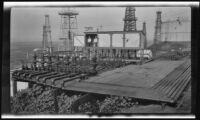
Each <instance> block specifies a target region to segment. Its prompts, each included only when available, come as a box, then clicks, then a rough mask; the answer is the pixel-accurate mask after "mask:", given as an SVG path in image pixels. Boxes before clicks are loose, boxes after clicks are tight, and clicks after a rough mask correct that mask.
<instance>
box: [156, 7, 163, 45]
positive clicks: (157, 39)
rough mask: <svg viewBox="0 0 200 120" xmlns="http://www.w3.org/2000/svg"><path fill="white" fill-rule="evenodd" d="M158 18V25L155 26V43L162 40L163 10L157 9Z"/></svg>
mask: <svg viewBox="0 0 200 120" xmlns="http://www.w3.org/2000/svg"><path fill="white" fill-rule="evenodd" d="M156 14H157V18H156V26H155V36H154V44H157V43H159V42H160V41H161V24H162V20H161V11H157V12H156Z"/></svg>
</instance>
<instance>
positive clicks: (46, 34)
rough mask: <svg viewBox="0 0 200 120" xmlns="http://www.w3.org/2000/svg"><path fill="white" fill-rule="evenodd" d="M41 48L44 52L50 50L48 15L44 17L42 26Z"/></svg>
mask: <svg viewBox="0 0 200 120" xmlns="http://www.w3.org/2000/svg"><path fill="white" fill-rule="evenodd" d="M42 47H43V49H45V50H47V49H48V50H49V51H51V50H52V40H51V26H50V22H49V15H45V24H44V25H43V40H42Z"/></svg>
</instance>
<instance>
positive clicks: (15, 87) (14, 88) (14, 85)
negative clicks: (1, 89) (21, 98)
mask: <svg viewBox="0 0 200 120" xmlns="http://www.w3.org/2000/svg"><path fill="white" fill-rule="evenodd" d="M12 81H13V84H12V86H13V96H15V95H16V94H17V80H16V79H15V78H13V79H12Z"/></svg>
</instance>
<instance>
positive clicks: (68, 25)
mask: <svg viewBox="0 0 200 120" xmlns="http://www.w3.org/2000/svg"><path fill="white" fill-rule="evenodd" d="M78 14H79V13H78V12H77V11H75V10H74V9H70V8H68V9H67V10H66V9H62V10H61V11H60V12H59V15H60V16H61V25H60V29H61V34H60V38H59V39H60V40H63V41H64V46H65V48H64V50H65V51H72V50H73V47H74V46H73V45H74V43H73V42H74V41H73V35H74V34H75V31H76V30H77V19H76V16H77V15H78Z"/></svg>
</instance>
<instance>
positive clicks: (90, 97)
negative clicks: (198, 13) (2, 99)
mask: <svg viewBox="0 0 200 120" xmlns="http://www.w3.org/2000/svg"><path fill="white" fill-rule="evenodd" d="M23 3H26V2H23ZM27 3H28V2H27ZM36 3H37V4H35V5H34V4H33V5H31V4H28V5H26V4H21V5H20V2H19V3H16V5H15V4H14V5H13V7H11V11H10V37H9V38H10V40H9V41H10V42H9V46H10V48H9V50H10V51H9V52H10V53H9V54H10V55H9V57H10V60H8V61H9V66H10V67H9V78H8V79H7V81H9V83H10V85H9V90H10V91H9V93H10V95H9V96H10V99H9V100H10V101H7V102H9V103H10V115H13V116H18V115H22V116H23V115H25V116H28V115H33V117H34V116H35V117H36V116H37V117H38V116H40V115H44V116H45V115H66V116H67V115H73V116H76V115H101V114H112V115H123V114H130V115H137V114H148V115H151V114H153V115H157V114H158V115H160V114H162V115H163V114H185V115H190V114H191V111H192V97H191V96H192V92H191V91H192V84H191V82H192V80H193V79H192V77H191V67H192V66H191V41H192V39H191V34H192V32H191V31H192V27H191V25H192V19H191V18H192V17H191V16H192V12H191V6H190V5H189V4H188V5H181V4H180V5H177V6H176V5H173V3H172V4H166V5H163V4H161V5H159V4H155V5H148V4H145V2H142V3H143V4H137V3H135V2H122V3H120V2H116V3H111V2H108V3H106V2H88V4H84V3H81V2H79V3H75V2H74V3H73V2H63V3H61V4H60V3H59V2H58V3H56V2H55V5H54V4H44V5H43V4H42V3H41V4H40V2H36ZM43 3H45V2H43ZM169 3H170V2H169ZM197 3H198V2H197ZM17 5H18V6H17ZM197 7H199V6H198V4H197Z"/></svg>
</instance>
